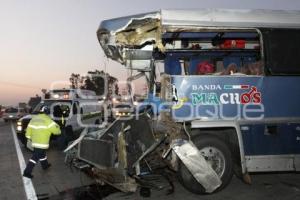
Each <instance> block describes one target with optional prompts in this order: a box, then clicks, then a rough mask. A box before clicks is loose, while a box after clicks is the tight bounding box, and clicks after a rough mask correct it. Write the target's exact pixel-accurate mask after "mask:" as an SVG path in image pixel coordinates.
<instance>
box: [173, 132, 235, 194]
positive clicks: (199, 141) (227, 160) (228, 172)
mask: <svg viewBox="0 0 300 200" xmlns="http://www.w3.org/2000/svg"><path fill="white" fill-rule="evenodd" d="M193 142H194V144H195V145H196V146H197V148H198V149H199V151H200V152H201V154H202V155H203V156H204V158H205V159H206V160H207V162H208V163H209V164H210V165H211V166H212V168H213V169H214V170H215V172H216V173H217V174H218V176H219V177H220V178H221V180H222V184H221V186H220V187H219V188H218V189H217V190H215V191H214V192H217V191H220V190H222V189H223V188H225V187H226V186H227V185H228V183H229V182H230V180H231V178H232V175H233V163H232V159H231V152H230V150H229V148H228V146H227V145H226V144H225V143H224V142H223V141H222V140H220V139H219V138H217V137H215V136H210V135H205V136H198V137H196V138H194V139H193ZM178 179H179V181H180V183H181V184H182V185H183V186H184V187H185V188H186V189H187V190H189V191H190V192H193V193H196V194H206V192H205V189H204V188H203V187H202V185H201V184H200V183H199V182H198V181H197V180H196V179H195V178H194V177H193V175H192V174H191V173H190V171H189V170H188V169H187V167H186V166H185V165H184V164H183V163H182V162H180V163H179V168H178Z"/></svg>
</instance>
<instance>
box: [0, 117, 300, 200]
mask: <svg viewBox="0 0 300 200" xmlns="http://www.w3.org/2000/svg"><path fill="white" fill-rule="evenodd" d="M21 150H22V154H23V156H24V159H25V161H26V162H27V161H28V159H29V158H30V156H31V152H30V151H28V150H26V149H25V148H24V147H22V146H21ZM48 159H49V161H50V162H51V163H52V167H51V168H50V169H49V170H48V171H47V172H44V171H43V170H42V169H41V167H40V166H39V165H38V166H36V168H35V169H34V178H33V180H32V183H33V186H34V189H35V192H36V194H37V195H38V196H39V198H40V199H47V198H48V199H52V200H54V199H87V198H85V197H84V196H81V197H80V198H78V191H79V190H80V191H81V192H82V191H83V190H84V189H85V188H86V187H82V186H85V185H89V184H91V183H92V182H91V180H89V179H88V178H87V177H86V176H85V175H83V174H81V173H79V172H78V171H77V170H73V171H72V170H70V168H69V167H68V166H66V165H65V164H64V154H63V153H62V152H61V151H60V150H58V148H56V145H55V143H52V146H51V149H49V151H48ZM0 161H1V163H0V174H1V175H0V177H1V178H0V191H1V192H0V199H1V200H2V199H26V193H25V190H24V184H23V181H22V176H21V171H20V166H19V161H18V158H17V153H16V148H15V143H14V140H13V133H12V130H11V126H10V124H7V123H4V122H3V121H2V120H1V119H0ZM251 178H252V185H246V184H244V183H243V182H242V181H240V180H239V179H237V178H236V177H233V179H232V181H231V183H230V184H229V186H228V187H227V188H225V189H224V190H222V191H220V192H218V193H216V194H212V195H204V196H199V195H195V194H192V193H190V192H188V191H186V190H185V189H184V188H183V187H182V186H181V185H180V184H179V183H177V182H175V192H174V193H173V194H170V195H166V190H161V191H152V193H151V197H148V198H146V199H149V200H150V199H166V200H177V199H178V200H181V199H185V200H196V199H203V200H224V199H230V200H235V199H236V200H252V199H258V200H260V199H263V200H277V199H278V200H296V199H300V174H296V173H273V174H256V175H251ZM78 188H81V189H78ZM82 188H84V189H83V190H82ZM101 190H106V191H105V193H107V194H109V193H110V190H109V189H108V191H107V188H106V187H105V188H98V191H100V192H101ZM88 199H95V198H91V197H89V198H88ZM99 199H100V198H99ZM104 199H106V200H118V199H120V200H121V199H127V200H137V199H143V198H142V197H141V196H140V195H139V193H138V192H136V193H134V194H124V193H121V192H112V194H110V195H108V196H107V197H105V198H104Z"/></svg>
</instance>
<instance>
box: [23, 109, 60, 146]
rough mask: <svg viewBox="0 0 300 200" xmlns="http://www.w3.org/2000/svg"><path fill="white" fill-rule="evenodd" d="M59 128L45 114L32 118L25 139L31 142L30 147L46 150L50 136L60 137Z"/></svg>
mask: <svg viewBox="0 0 300 200" xmlns="http://www.w3.org/2000/svg"><path fill="white" fill-rule="evenodd" d="M60 133H61V131H60V128H59V126H58V125H57V124H56V123H55V122H54V121H53V120H52V119H51V118H50V117H49V116H48V115H46V114H38V115H36V116H34V117H33V118H32V119H31V120H30V122H29V124H28V127H27V130H26V138H28V139H30V140H31V142H32V147H35V148H39V149H48V148H49V140H50V136H51V134H53V135H60Z"/></svg>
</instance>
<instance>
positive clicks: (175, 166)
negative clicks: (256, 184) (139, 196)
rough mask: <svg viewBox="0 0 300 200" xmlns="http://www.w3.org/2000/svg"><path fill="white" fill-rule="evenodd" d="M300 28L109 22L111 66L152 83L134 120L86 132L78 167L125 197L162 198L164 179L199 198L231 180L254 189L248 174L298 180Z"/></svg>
mask: <svg viewBox="0 0 300 200" xmlns="http://www.w3.org/2000/svg"><path fill="white" fill-rule="evenodd" d="M299 21H300V12H298V11H270V10H224V9H203V10H190V11H186V10H161V11H159V12H153V13H146V14H140V15H134V16H128V17H122V18H116V19H111V20H105V21H103V22H102V23H101V25H100V27H99V29H98V31H97V36H98V39H99V42H100V44H101V47H102V48H103V50H104V52H105V54H106V56H107V57H108V58H110V59H112V60H115V61H118V62H119V63H121V64H122V65H124V66H125V67H126V68H128V69H130V70H133V71H135V72H136V74H135V75H133V76H132V77H129V79H128V80H133V79H135V78H138V77H141V76H145V77H146V80H148V87H149V95H148V99H147V100H145V102H144V104H143V105H142V106H137V108H136V110H137V113H136V115H135V116H134V117H132V118H131V119H129V120H124V119H117V120H116V121H114V122H113V123H112V124H111V125H110V126H109V127H108V128H104V129H100V130H94V131H89V130H87V129H85V131H84V133H83V134H82V137H80V138H79V140H77V141H76V142H75V143H74V144H73V145H71V147H73V146H75V144H78V148H77V149H76V151H75V153H74V155H75V160H77V161H78V162H80V163H84V164H82V165H80V166H85V167H84V168H87V169H88V171H89V174H91V175H92V176H93V177H94V179H95V180H96V181H98V182H99V183H108V184H111V185H113V186H114V187H116V188H118V189H120V190H122V191H124V192H130V191H135V190H136V189H137V188H138V187H142V188H156V189H157V188H161V187H162V186H161V185H159V184H158V183H157V182H155V183H153V178H151V177H152V176H154V175H158V174H160V175H164V174H168V176H169V175H170V173H171V174H172V173H173V174H177V175H178V176H177V177H178V179H179V181H180V183H181V184H182V185H183V186H184V187H185V188H186V189H188V190H189V191H191V192H194V193H200V194H202V193H211V192H215V191H219V190H221V189H223V188H224V187H225V186H226V185H227V184H228V183H229V182H230V180H231V178H232V175H233V173H235V174H236V175H237V176H238V177H242V178H243V180H244V181H245V182H247V183H250V182H251V178H250V175H249V173H251V172H271V171H299V169H300V106H299V102H300V77H299V75H300V59H299V52H300V24H299ZM145 105H146V106H145ZM142 108H143V109H142ZM144 108H146V109H144ZM141 110H143V111H142V112H141ZM71 147H70V148H68V149H67V150H69V152H71V151H74V149H73V150H70V149H71ZM161 169H164V171H163V172H162V171H161ZM166 171H167V173H166ZM168 176H166V177H168ZM167 179H168V178H167Z"/></svg>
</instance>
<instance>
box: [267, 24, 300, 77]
mask: <svg viewBox="0 0 300 200" xmlns="http://www.w3.org/2000/svg"><path fill="white" fill-rule="evenodd" d="M261 31H262V34H263V41H264V49H265V57H266V73H267V74H268V75H300V59H299V56H300V30H297V29H263V30H261Z"/></svg>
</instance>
